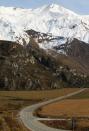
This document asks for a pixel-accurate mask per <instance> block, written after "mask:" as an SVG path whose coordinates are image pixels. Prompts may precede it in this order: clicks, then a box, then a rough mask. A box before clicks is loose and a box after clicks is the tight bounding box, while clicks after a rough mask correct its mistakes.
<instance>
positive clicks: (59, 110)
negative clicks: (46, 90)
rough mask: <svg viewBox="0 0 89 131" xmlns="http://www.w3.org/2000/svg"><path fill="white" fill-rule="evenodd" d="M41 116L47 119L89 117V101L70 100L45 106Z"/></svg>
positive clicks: (40, 111) (40, 112)
mask: <svg viewBox="0 0 89 131" xmlns="http://www.w3.org/2000/svg"><path fill="white" fill-rule="evenodd" d="M39 114H40V115H42V116H47V117H59V118H60V117H61V118H71V117H89V99H76V100H74V99H70V100H68V99H67V100H63V101H60V102H56V103H53V104H50V105H47V106H44V107H42V108H41V110H39Z"/></svg>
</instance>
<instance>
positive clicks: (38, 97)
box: [0, 88, 79, 131]
mask: <svg viewBox="0 0 89 131" xmlns="http://www.w3.org/2000/svg"><path fill="white" fill-rule="evenodd" d="M77 90H79V89H78V88H73V89H72V88H66V89H59V90H51V91H50V90H48V91H0V131H20V130H22V131H28V130H27V129H26V128H25V127H24V126H23V124H22V123H21V122H20V121H18V117H19V116H18V112H19V111H20V110H21V109H22V108H24V107H26V106H28V105H32V104H35V103H38V102H41V101H46V100H49V99H52V98H56V97H59V96H63V95H66V94H69V93H71V92H74V91H77Z"/></svg>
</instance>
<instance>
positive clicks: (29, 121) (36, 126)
mask: <svg viewBox="0 0 89 131" xmlns="http://www.w3.org/2000/svg"><path fill="white" fill-rule="evenodd" d="M86 89H87V88H84V89H80V90H79V91H76V92H73V93H70V94H68V95H65V96H61V97H58V98H55V99H52V100H48V101H46V102H41V103H38V104H35V105H31V106H28V107H26V108H24V109H23V110H21V112H20V113H19V115H20V120H21V121H22V123H23V124H24V125H25V126H26V127H27V128H28V129H29V130H32V131H66V130H62V129H54V128H51V127H48V126H46V125H44V124H42V123H41V122H40V121H39V118H38V117H37V116H34V115H33V114H34V112H35V110H37V109H38V108H40V107H41V106H44V105H47V104H51V103H54V102H56V101H61V100H63V99H66V98H68V97H71V96H73V95H76V94H79V93H81V92H83V91H84V90H86ZM41 119H42V118H41ZM43 119H44V118H43Z"/></svg>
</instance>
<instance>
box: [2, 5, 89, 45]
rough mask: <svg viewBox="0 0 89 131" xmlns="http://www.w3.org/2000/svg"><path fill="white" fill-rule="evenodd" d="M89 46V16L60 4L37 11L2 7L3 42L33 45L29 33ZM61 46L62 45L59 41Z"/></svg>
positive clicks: (46, 6)
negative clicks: (48, 34)
mask: <svg viewBox="0 0 89 131" xmlns="http://www.w3.org/2000/svg"><path fill="white" fill-rule="evenodd" d="M30 29H33V30H35V31H38V32H42V33H51V34H52V35H53V36H60V37H64V38H65V39H66V38H68V39H73V38H77V39H79V40H81V41H84V42H86V43H89V16H80V15H78V14H76V13H74V12H72V11H70V10H68V9H65V8H64V7H62V6H60V5H56V4H52V5H45V6H43V7H41V8H37V9H21V8H14V7H0V39H1V40H9V41H18V42H19V43H21V44H23V39H24V40H25V41H26V43H28V42H29V36H28V34H27V33H26V31H27V30H30ZM58 43H59V42H58Z"/></svg>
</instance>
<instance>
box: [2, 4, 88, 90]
mask: <svg viewBox="0 0 89 131" xmlns="http://www.w3.org/2000/svg"><path fill="white" fill-rule="evenodd" d="M88 19H89V17H88V16H80V15H77V14H75V13H74V12H72V11H70V10H68V9H65V8H64V7H61V6H59V5H55V4H52V5H46V6H43V7H41V8H38V9H20V8H14V7H0V70H1V71H0V89H1V90H33V89H36V90H37V89H51V88H52V89H54V88H61V87H69V86H70V87H89V28H88Z"/></svg>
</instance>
